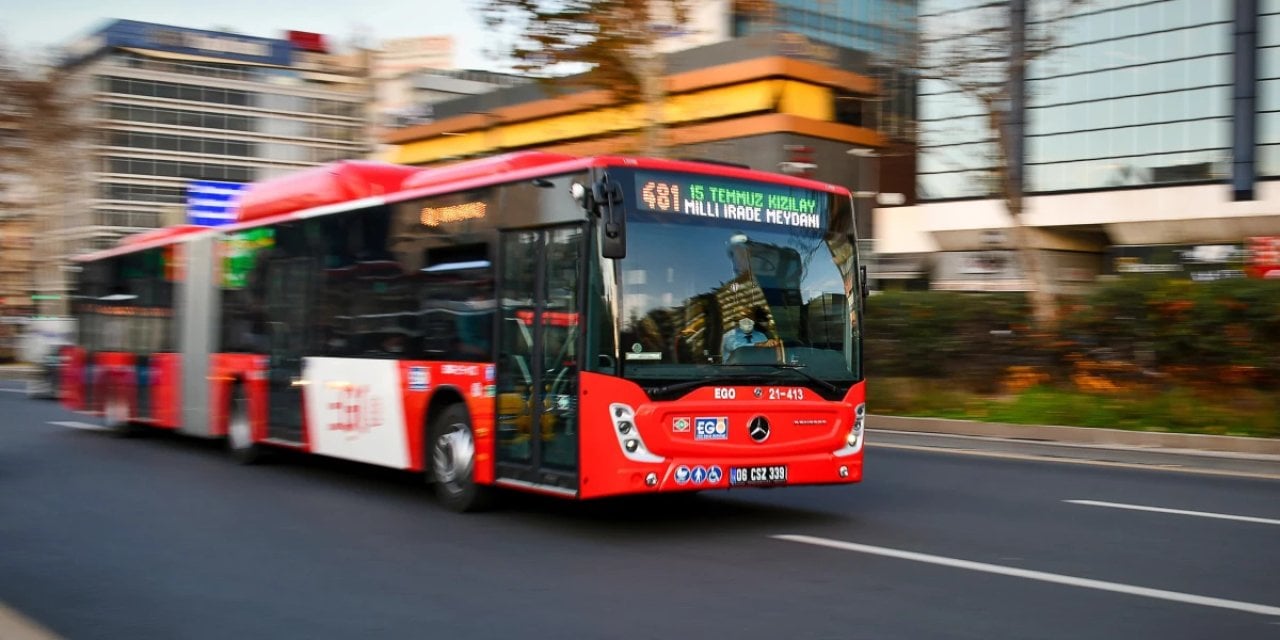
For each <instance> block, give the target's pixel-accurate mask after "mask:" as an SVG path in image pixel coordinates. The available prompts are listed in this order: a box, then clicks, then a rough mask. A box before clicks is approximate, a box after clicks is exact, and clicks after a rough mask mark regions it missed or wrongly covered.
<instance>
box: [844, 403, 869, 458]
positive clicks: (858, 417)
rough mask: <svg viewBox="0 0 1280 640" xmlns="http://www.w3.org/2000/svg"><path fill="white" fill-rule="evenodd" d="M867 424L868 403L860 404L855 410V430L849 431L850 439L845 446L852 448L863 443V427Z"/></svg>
mask: <svg viewBox="0 0 1280 640" xmlns="http://www.w3.org/2000/svg"><path fill="white" fill-rule="evenodd" d="M866 422H867V403H865V402H864V403H862V404H859V405H858V406H857V407H855V408H854V410H853V428H852V429H850V430H849V437H848V438H847V439H846V440H845V444H847V445H848V446H850V447H856V446H858V443H859V442H862V427H863V425H865V424H866Z"/></svg>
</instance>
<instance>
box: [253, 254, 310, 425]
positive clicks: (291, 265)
mask: <svg viewBox="0 0 1280 640" xmlns="http://www.w3.org/2000/svg"><path fill="white" fill-rule="evenodd" d="M315 270H316V267H315V261H314V260H313V259H312V258H307V257H297V258H274V259H272V260H271V262H270V264H269V266H268V275H267V297H266V301H265V305H264V311H265V315H266V326H267V367H268V369H267V381H268V392H267V393H268V402H267V403H268V405H269V409H268V427H267V437H269V438H275V439H279V440H285V441H288V442H302V441H303V436H302V410H303V405H302V389H303V383H304V381H303V376H302V364H303V358H304V356H306V349H307V346H308V341H307V336H308V323H307V313H308V310H309V309H310V308H311V289H312V287H311V283H312V278H311V276H312V274H313V273H314V272H315Z"/></svg>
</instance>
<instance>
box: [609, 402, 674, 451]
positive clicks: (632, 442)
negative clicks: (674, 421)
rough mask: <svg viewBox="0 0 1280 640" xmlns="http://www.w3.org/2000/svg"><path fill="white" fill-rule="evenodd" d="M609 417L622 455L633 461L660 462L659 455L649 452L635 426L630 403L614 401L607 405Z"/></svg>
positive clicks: (634, 417)
mask: <svg viewBox="0 0 1280 640" xmlns="http://www.w3.org/2000/svg"><path fill="white" fill-rule="evenodd" d="M609 418H610V419H611V420H612V422H613V432H614V434H615V435H617V436H618V444H619V445H621V446H622V455H625V456H626V457H627V459H628V460H632V461H634V462H662V460H663V458H662V457H661V456H656V455H654V454H652V453H650V452H649V449H648V448H647V447H645V446H644V439H643V438H641V437H640V430H639V429H637V428H636V422H635V419H636V412H635V409H632V408H631V406H630V405H626V404H622V403H621V402H615V403H613V404H611V405H609Z"/></svg>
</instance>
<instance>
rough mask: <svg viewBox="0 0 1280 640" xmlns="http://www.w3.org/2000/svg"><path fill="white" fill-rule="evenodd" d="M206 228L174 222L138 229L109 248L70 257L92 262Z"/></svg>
mask: <svg viewBox="0 0 1280 640" xmlns="http://www.w3.org/2000/svg"><path fill="white" fill-rule="evenodd" d="M208 230H209V227H206V226H202V225H198V224H175V225H171V226H168V227H160V228H159V229H149V230H147V231H139V232H138V233H135V234H132V235H127V236H125V237H123V238H120V240H119V242H118V243H117V244H116V246H114V247H112V248H110V249H102V250H100V251H94V252H93V253H86V254H83V255H79V256H76V257H74V258H72V260H73V261H75V262H92V261H94V260H99V259H101V258H110V257H112V256H118V255H124V254H126V253H133V252H134V251H142V250H144V249H154V248H156V247H163V246H165V245H169V244H173V243H174V242H177V241H178V240H179V239H181V238H184V237H186V236H189V235H193V234H195V233H199V232H201V231H208Z"/></svg>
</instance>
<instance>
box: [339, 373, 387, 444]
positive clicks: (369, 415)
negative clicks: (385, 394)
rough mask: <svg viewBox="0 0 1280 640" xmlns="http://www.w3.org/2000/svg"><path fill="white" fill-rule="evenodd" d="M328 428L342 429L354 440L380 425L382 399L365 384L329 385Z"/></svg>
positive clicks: (349, 438) (348, 437)
mask: <svg viewBox="0 0 1280 640" xmlns="http://www.w3.org/2000/svg"><path fill="white" fill-rule="evenodd" d="M327 407H328V409H329V430H330V431H344V432H346V434H347V439H348V440H354V439H356V438H358V437H360V436H362V435H364V434H366V433H369V432H370V431H372V430H373V429H376V428H378V427H380V426H382V399H381V398H380V397H378V396H376V395H374V394H373V393H371V392H370V391H369V387H368V386H367V385H334V386H332V387H330V395H329V403H328V405H327Z"/></svg>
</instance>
